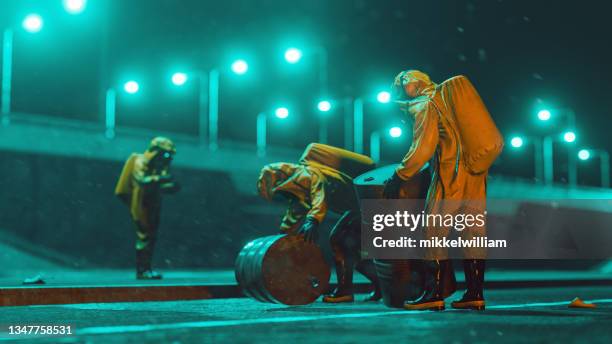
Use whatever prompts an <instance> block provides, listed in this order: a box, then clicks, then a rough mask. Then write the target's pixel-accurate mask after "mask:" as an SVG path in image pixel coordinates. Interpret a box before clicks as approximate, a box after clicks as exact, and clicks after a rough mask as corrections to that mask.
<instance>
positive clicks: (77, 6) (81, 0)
mask: <svg viewBox="0 0 612 344" xmlns="http://www.w3.org/2000/svg"><path fill="white" fill-rule="evenodd" d="M63 4H64V9H65V10H66V12H68V13H70V14H79V13H81V12H83V11H84V10H85V6H86V5H87V0H64V1H63Z"/></svg>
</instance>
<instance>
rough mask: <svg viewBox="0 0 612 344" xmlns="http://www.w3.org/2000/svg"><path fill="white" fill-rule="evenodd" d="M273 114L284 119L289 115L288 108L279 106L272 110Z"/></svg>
mask: <svg viewBox="0 0 612 344" xmlns="http://www.w3.org/2000/svg"><path fill="white" fill-rule="evenodd" d="M274 115H275V116H276V117H277V118H280V119H285V118H287V117H288V116H289V109H287V108H286V107H279V108H277V109H276V110H274Z"/></svg>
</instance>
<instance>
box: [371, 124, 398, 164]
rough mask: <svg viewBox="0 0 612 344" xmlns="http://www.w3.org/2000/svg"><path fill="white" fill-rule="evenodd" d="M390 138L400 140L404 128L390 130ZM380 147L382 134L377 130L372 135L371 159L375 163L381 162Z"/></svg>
mask: <svg viewBox="0 0 612 344" xmlns="http://www.w3.org/2000/svg"><path fill="white" fill-rule="evenodd" d="M389 136H391V137H392V138H398V137H400V136H402V128H400V127H392V128H391V129H389ZM380 147H381V134H380V130H376V131H374V132H372V133H371V134H370V157H371V158H372V160H374V162H375V163H379V162H380V156H381V154H380Z"/></svg>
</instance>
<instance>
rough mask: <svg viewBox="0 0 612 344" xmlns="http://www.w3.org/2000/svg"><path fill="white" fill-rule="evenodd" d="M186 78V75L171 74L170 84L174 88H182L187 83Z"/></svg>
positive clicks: (179, 73)
mask: <svg viewBox="0 0 612 344" xmlns="http://www.w3.org/2000/svg"><path fill="white" fill-rule="evenodd" d="M187 79H188V76H187V74H186V73H182V72H176V73H174V74H172V83H173V84H174V85H175V86H183V85H184V84H185V83H186V82H187Z"/></svg>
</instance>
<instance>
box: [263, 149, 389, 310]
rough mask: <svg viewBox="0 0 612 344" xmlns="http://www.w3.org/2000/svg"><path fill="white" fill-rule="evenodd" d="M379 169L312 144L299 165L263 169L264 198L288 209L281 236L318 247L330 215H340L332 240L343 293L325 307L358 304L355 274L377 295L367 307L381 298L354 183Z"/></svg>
mask: <svg viewBox="0 0 612 344" xmlns="http://www.w3.org/2000/svg"><path fill="white" fill-rule="evenodd" d="M373 168H374V162H373V161H372V159H370V158H369V157H367V156H365V155H361V154H357V153H353V152H350V151H347V150H344V149H340V148H336V147H332V146H328V145H324V144H319V143H313V144H310V145H308V147H307V148H306V150H305V151H304V154H303V155H302V157H301V158H300V161H299V164H293V163H285V162H278V163H273V164H269V165H266V166H264V168H263V169H262V170H261V173H260V175H259V179H258V181H257V189H258V192H259V194H260V196H261V197H263V198H264V199H265V200H267V201H275V200H280V201H283V202H287V203H288V207H287V211H286V212H285V215H284V217H283V219H282V221H281V225H280V231H281V233H287V234H299V235H303V236H304V239H305V240H307V241H317V239H318V227H319V225H320V224H321V222H323V220H324V219H325V216H326V215H327V212H328V211H332V212H334V213H337V214H339V215H341V218H340V220H338V222H337V223H336V224H335V226H334V228H333V229H332V231H331V234H330V243H331V247H332V250H333V253H334V261H335V265H336V276H337V278H338V287H337V288H336V289H335V290H334V291H333V292H332V293H330V294H328V295H325V296H324V297H323V302H330V303H340V302H352V301H354V295H353V293H354V291H353V269H356V270H357V271H359V272H360V273H361V274H362V275H364V276H365V277H366V278H368V279H369V280H370V281H371V282H372V284H373V286H374V291H373V292H372V293H371V294H370V295H369V296H368V297H367V298H366V300H365V301H378V300H379V299H380V298H381V293H380V288H379V285H378V277H377V276H376V269H375V267H374V264H373V262H372V261H371V260H362V259H361V257H360V246H361V236H360V234H361V216H360V211H359V201H358V200H357V197H356V194H355V191H354V189H353V178H355V177H356V176H358V175H360V174H362V173H365V172H367V171H369V170H371V169H373Z"/></svg>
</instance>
